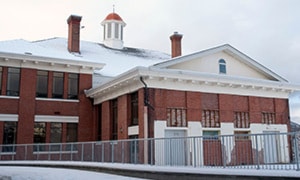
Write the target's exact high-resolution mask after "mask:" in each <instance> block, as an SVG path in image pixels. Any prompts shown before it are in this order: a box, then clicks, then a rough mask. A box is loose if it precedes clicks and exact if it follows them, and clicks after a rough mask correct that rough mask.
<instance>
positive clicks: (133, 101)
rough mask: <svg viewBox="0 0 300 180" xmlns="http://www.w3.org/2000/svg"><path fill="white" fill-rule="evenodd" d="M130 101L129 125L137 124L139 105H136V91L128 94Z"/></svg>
mask: <svg viewBox="0 0 300 180" xmlns="http://www.w3.org/2000/svg"><path fill="white" fill-rule="evenodd" d="M130 100H131V101H130V103H131V125H138V124H139V105H138V93H137V92H135V93H132V94H131V95H130Z"/></svg>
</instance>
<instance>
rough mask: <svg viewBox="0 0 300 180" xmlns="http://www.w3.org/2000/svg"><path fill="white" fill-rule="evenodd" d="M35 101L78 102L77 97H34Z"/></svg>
mask: <svg viewBox="0 0 300 180" xmlns="http://www.w3.org/2000/svg"><path fill="white" fill-rule="evenodd" d="M35 100H37V101H62V102H76V103H78V102H79V99H55V98H35Z"/></svg>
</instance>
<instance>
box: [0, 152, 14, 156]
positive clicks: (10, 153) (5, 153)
mask: <svg viewBox="0 0 300 180" xmlns="http://www.w3.org/2000/svg"><path fill="white" fill-rule="evenodd" d="M0 154H1V156H3V155H16V152H0Z"/></svg>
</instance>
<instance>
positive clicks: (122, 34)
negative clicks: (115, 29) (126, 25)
mask: <svg viewBox="0 0 300 180" xmlns="http://www.w3.org/2000/svg"><path fill="white" fill-rule="evenodd" d="M121 40H123V26H121Z"/></svg>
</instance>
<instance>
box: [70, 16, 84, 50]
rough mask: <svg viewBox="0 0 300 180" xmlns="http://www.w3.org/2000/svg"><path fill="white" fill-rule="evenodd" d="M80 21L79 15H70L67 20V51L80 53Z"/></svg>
mask: <svg viewBox="0 0 300 180" xmlns="http://www.w3.org/2000/svg"><path fill="white" fill-rule="evenodd" d="M80 21H81V16H76V15H70V17H69V18H68V20H67V22H68V24H69V34H68V50H69V52H77V53H80Z"/></svg>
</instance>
